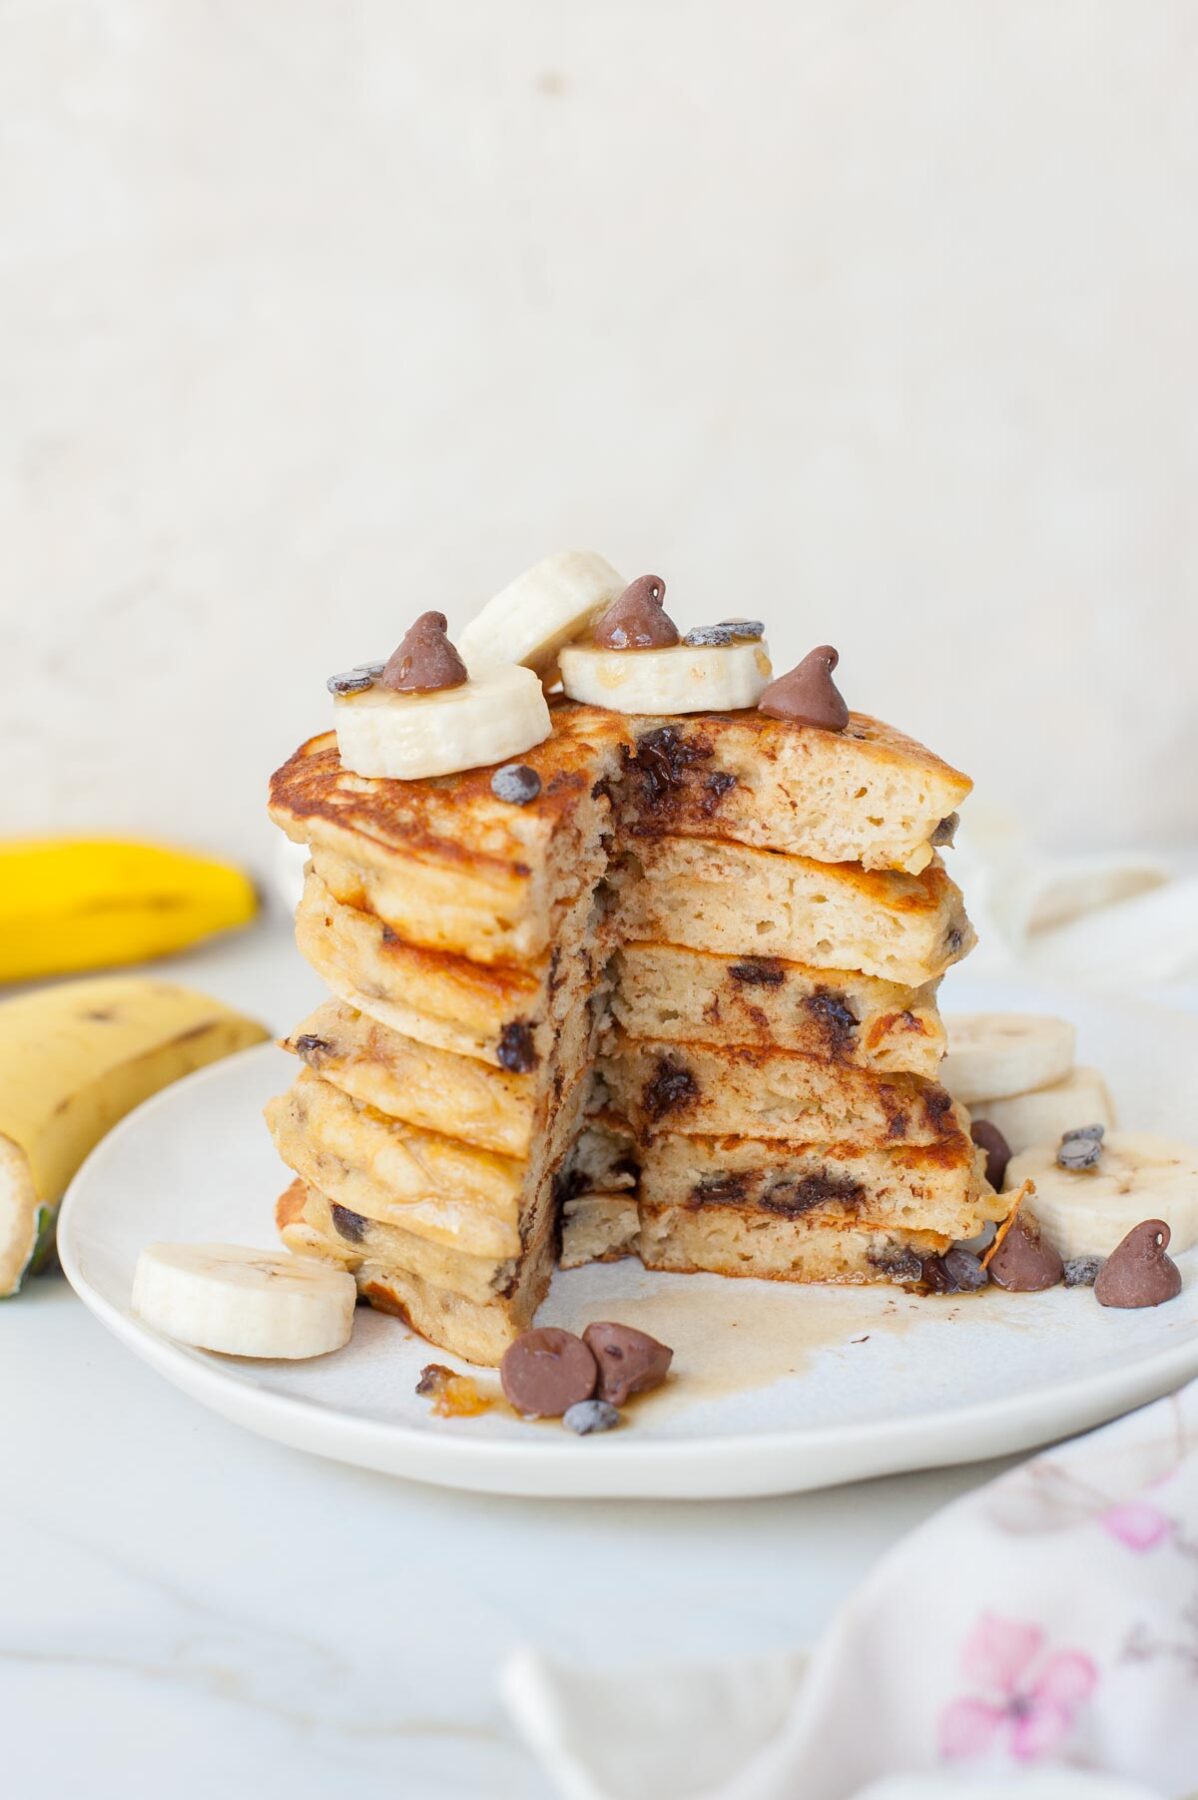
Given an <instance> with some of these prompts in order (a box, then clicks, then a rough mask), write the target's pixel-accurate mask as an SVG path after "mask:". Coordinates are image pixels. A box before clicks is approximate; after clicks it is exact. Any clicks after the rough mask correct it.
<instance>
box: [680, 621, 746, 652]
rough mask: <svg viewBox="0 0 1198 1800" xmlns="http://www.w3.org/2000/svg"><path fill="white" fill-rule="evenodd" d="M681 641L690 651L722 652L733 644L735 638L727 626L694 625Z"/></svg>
mask: <svg viewBox="0 0 1198 1800" xmlns="http://www.w3.org/2000/svg"><path fill="white" fill-rule="evenodd" d="M682 641H683V643H684V644H689V645H690V647H691V649H692V650H723V649H726V648H727V646H728V645H729V644H734V643H735V642H736V638H735V636H734V634H733V632H732V630H731V628H730V627H729V626H727V625H696V626H695V627H694V629H693V630H692V631H688V632H687V634H686V636H685V637H684V638H683V640H682Z"/></svg>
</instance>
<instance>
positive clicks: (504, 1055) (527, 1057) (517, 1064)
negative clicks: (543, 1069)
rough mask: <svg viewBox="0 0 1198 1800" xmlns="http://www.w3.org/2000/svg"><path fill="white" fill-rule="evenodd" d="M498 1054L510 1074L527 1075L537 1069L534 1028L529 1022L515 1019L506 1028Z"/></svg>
mask: <svg viewBox="0 0 1198 1800" xmlns="http://www.w3.org/2000/svg"><path fill="white" fill-rule="evenodd" d="M497 1054H498V1057H499V1060H500V1062H501V1063H502V1065H503V1067H504V1068H505V1069H507V1071H508V1072H509V1074H512V1075H527V1074H528V1073H529V1071H530V1070H532V1069H535V1068H536V1066H537V1052H536V1048H535V1046H534V1044H533V1038H532V1026H531V1025H529V1024H528V1022H527V1020H525V1019H513V1020H512V1021H511V1022H510V1024H507V1025H505V1026H504V1028H503V1034H502V1036H501V1037H500V1039H499V1049H498V1052H497Z"/></svg>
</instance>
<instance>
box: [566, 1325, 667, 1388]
mask: <svg viewBox="0 0 1198 1800" xmlns="http://www.w3.org/2000/svg"><path fill="white" fill-rule="evenodd" d="M582 1338H583V1342H584V1343H585V1344H586V1346H587V1348H588V1349H589V1350H590V1352H591V1355H592V1356H593V1357H594V1358H595V1361H596V1363H597V1364H598V1366H599V1397H600V1399H601V1400H608V1401H610V1402H611V1404H612V1405H613V1406H623V1404H624V1402H625V1401H626V1400H627V1399H628V1397H629V1395H630V1394H644V1393H647V1392H648V1390H649V1389H650V1388H655V1387H660V1386H661V1384H662V1382H663V1381H664V1380H665V1378H666V1376H667V1375H668V1374H669V1372H670V1364H671V1363H672V1362H673V1360H674V1352H673V1351H672V1350H671V1349H670V1347H669V1345H668V1344H662V1343H659V1342H658V1340H657V1339H656V1338H654V1337H650V1336H649V1334H648V1332H647V1331H637V1330H635V1329H634V1328H633V1327H632V1326H631V1325H617V1324H614V1323H613V1322H612V1321H610V1320H597V1321H596V1323H595V1324H593V1325H588V1326H587V1328H586V1330H585V1331H584V1332H583V1334H582Z"/></svg>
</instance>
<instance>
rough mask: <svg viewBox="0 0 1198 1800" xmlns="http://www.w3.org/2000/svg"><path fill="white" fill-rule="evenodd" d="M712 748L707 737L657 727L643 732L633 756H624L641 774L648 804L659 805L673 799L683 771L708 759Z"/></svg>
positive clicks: (681, 783)
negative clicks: (684, 734)
mask: <svg viewBox="0 0 1198 1800" xmlns="http://www.w3.org/2000/svg"><path fill="white" fill-rule="evenodd" d="M711 753H712V752H711V745H710V743H709V742H708V741H707V740H706V738H697V739H694V740H692V739H690V738H686V737H684V736H683V735H682V733H681V732H680V731H679V729H678V727H677V726H676V725H659V726H658V727H657V728H656V730H654V731H646V732H645V733H644V735H643V736H642V737H639V738H638V739H637V742H636V750H635V752H633V753H629V752H627V751H626V752H625V755H626V757H628V760H630V761H631V762H632V763H633V764H634V766H635V767H636V768H637V769H638V770H639V771H640V774H641V778H642V779H641V791H642V793H643V795H644V798H645V800H646V802H647V804H648V805H650V806H654V807H656V806H660V805H661V804H662V803H663V802H664V801H666V800H670V799H673V798H674V796H675V794H676V793H677V791H678V790H679V789H681V788H682V787H683V786H684V784H685V776H686V770H687V769H689V768H691V767H692V766H693V765H694V764H695V763H699V762H707V761H709V760H710V758H711Z"/></svg>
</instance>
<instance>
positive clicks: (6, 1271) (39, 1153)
mask: <svg viewBox="0 0 1198 1800" xmlns="http://www.w3.org/2000/svg"><path fill="white" fill-rule="evenodd" d="M267 1035H268V1034H267V1032H266V1030H265V1028H264V1027H263V1026H261V1025H259V1024H257V1023H256V1022H255V1021H254V1020H253V1019H247V1018H245V1017H244V1016H243V1015H242V1014H241V1013H238V1012H235V1011H234V1010H233V1009H232V1007H229V1006H225V1005H223V1004H222V1002H221V1001H219V1000H211V999H209V998H208V996H207V995H206V994H197V993H196V992H195V991H194V990H193V989H191V988H185V987H179V986H178V985H177V984H176V983H174V982H168V981H158V980H155V979H154V978H153V977H148V976H144V975H105V976H98V977H96V978H94V979H92V980H90V981H68V982H64V983H62V984H61V985H59V986H57V987H48V988H39V989H37V990H36V991H35V992H33V993H29V994H20V995H17V996H16V997H15V998H14V999H11V1000H4V1001H0V1298H3V1297H4V1296H6V1295H8V1294H13V1293H15V1292H16V1291H17V1289H18V1288H19V1287H20V1285H21V1282H22V1280H23V1279H24V1277H25V1275H26V1274H29V1273H32V1272H33V1271H35V1270H36V1269H37V1268H38V1267H39V1266H40V1265H41V1263H42V1262H43V1261H44V1260H45V1259H46V1257H47V1256H48V1255H49V1252H50V1249H51V1246H52V1244H53V1240H54V1220H55V1216H56V1214H57V1212H58V1204H59V1201H60V1200H61V1199H62V1196H63V1194H64V1192H65V1191H66V1188H67V1185H68V1183H69V1182H70V1180H71V1177H72V1176H73V1175H74V1173H75V1171H76V1169H78V1167H79V1165H80V1163H81V1162H82V1161H83V1159H84V1157H85V1156H86V1155H87V1153H88V1151H89V1150H91V1149H93V1148H94V1146H95V1145H96V1144H97V1143H99V1141H100V1139H101V1138H102V1137H103V1136H104V1134H105V1133H106V1132H108V1131H110V1130H111V1129H112V1127H113V1126H114V1125H115V1124H116V1123H117V1121H118V1119H121V1118H123V1117H124V1115H125V1114H126V1113H127V1112H131V1111H132V1110H133V1108H134V1107H135V1106H138V1105H139V1104H140V1103H141V1101H143V1100H146V1099H148V1098H149V1096H150V1095H151V1094H155V1093H157V1091H158V1089H159V1088H163V1087H166V1086H167V1085H168V1083H170V1082H172V1081H177V1080H178V1079H179V1077H180V1076H181V1075H188V1074H190V1073H191V1071H192V1070H193V1069H200V1068H203V1067H204V1065H205V1064H206V1063H210V1062H215V1061H216V1060H217V1058H218V1057H222V1056H229V1055H231V1054H232V1053H233V1051H235V1050H243V1049H244V1048H245V1047H246V1046H247V1045H248V1044H256V1043H260V1042H261V1041H262V1039H264V1038H265V1037H266V1036H267Z"/></svg>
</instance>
